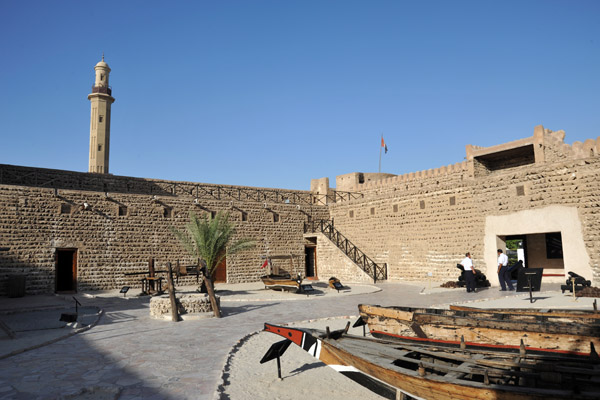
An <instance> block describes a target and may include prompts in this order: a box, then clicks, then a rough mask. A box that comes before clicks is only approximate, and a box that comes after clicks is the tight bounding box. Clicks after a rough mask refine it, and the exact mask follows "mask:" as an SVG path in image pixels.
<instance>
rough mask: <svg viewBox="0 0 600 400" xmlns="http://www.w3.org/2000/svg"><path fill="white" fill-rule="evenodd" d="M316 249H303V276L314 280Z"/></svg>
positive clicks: (307, 247)
mask: <svg viewBox="0 0 600 400" xmlns="http://www.w3.org/2000/svg"><path fill="white" fill-rule="evenodd" d="M316 250H317V248H316V247H314V246H306V247H304V261H305V276H306V277H307V278H314V277H316V276H317V271H316V262H317V251H316Z"/></svg>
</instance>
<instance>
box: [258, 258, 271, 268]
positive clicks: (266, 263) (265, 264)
mask: <svg viewBox="0 0 600 400" xmlns="http://www.w3.org/2000/svg"><path fill="white" fill-rule="evenodd" d="M267 265H269V259H268V258H267V259H265V262H264V263H263V265H262V267H260V269H263V268H264V267H266V266H267Z"/></svg>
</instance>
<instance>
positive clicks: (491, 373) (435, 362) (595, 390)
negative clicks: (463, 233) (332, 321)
mask: <svg viewBox="0 0 600 400" xmlns="http://www.w3.org/2000/svg"><path fill="white" fill-rule="evenodd" d="M265 331H268V332H272V333H275V334H278V335H280V336H282V337H284V338H286V339H288V340H290V341H292V342H294V343H296V344H297V345H298V346H300V347H302V348H303V349H304V350H306V351H307V352H309V353H310V354H311V355H313V356H314V357H316V358H318V359H319V360H321V361H322V362H323V363H325V364H327V365H329V366H331V367H333V368H335V369H336V370H338V371H339V370H346V371H347V370H349V368H353V369H356V370H357V371H360V372H361V373H363V374H365V375H368V376H369V377H371V378H372V379H374V380H377V381H381V382H384V383H385V384H387V385H389V386H392V387H394V388H396V389H397V390H399V391H400V392H402V393H405V394H407V395H409V396H411V397H414V398H422V399H429V400H442V399H444V400H447V399H465V400H467V399H482V400H483V399H495V400H498V399H511V400H521V399H522V400H525V399H545V400H550V399H593V398H598V396H600V383H598V382H596V383H592V384H587V386H585V387H583V386H580V387H578V388H576V389H564V388H563V387H562V386H561V385H560V384H557V382H556V381H554V382H552V383H550V381H548V382H549V383H548V384H547V385H544V384H543V383H541V382H540V381H536V383H534V384H533V385H526V384H525V382H520V381H519V383H518V384H515V383H513V384H510V383H498V382H510V379H518V378H515V376H516V377H519V376H524V377H527V379H533V378H532V377H534V376H535V379H536V380H537V379H542V380H548V379H550V380H551V379H555V380H556V379H557V377H556V375H544V374H545V372H540V371H545V370H546V369H547V368H548V366H549V365H556V364H557V363H559V364H561V365H563V364H564V365H566V368H570V370H573V371H575V370H574V369H573V367H572V366H569V365H577V366H578V365H579V364H578V363H577V360H582V365H583V364H586V363H587V369H585V370H583V368H581V371H580V373H581V375H580V376H578V379H580V378H583V379H589V375H590V374H591V375H592V376H595V374H597V373H598V372H597V370H594V368H595V367H594V364H593V363H592V364H591V366H590V362H589V357H581V356H579V358H576V357H577V356H564V358H563V359H561V358H560V356H556V355H554V354H552V355H549V356H540V358H538V359H537V361H533V363H532V362H530V361H528V362H525V361H523V360H524V359H523V360H521V359H520V360H521V361H519V362H518V363H517V362H513V361H511V360H512V358H511V357H512V356H508V357H507V356H504V355H497V354H496V353H493V352H490V353H489V354H488V353H477V354H461V353H460V352H453V351H446V350H440V349H439V348H437V347H435V346H419V347H416V346H406V345H401V344H397V343H394V342H391V341H389V340H388V341H381V340H376V339H368V338H363V337H357V336H351V335H347V334H345V331H334V332H327V333H325V332H322V331H316V330H310V329H297V328H287V327H280V326H275V325H270V324H265ZM539 360H542V362H544V363H547V365H548V366H537V365H535V363H536V362H540V361H539ZM561 360H564V362H561ZM567 360H568V361H567ZM515 368H516V370H517V371H518V372H515ZM528 369H530V370H531V371H534V372H528ZM578 371H579V370H578ZM590 371H591V372H590ZM465 376H466V378H465ZM470 376H471V377H470ZM569 377H570V379H573V377H572V376H571V375H569ZM575 381H577V380H576V379H575ZM569 386H571V387H572V386H573V384H572V382H569V383H568V384H565V387H569Z"/></svg>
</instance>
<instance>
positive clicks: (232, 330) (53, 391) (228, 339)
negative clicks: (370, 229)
mask: <svg viewBox="0 0 600 400" xmlns="http://www.w3.org/2000/svg"><path fill="white" fill-rule="evenodd" d="M371 289H372V290H370V291H371V293H365V291H361V290H358V287H357V290H356V292H357V293H359V294H354V295H353V294H352V293H350V292H349V293H345V294H340V295H335V294H329V295H327V296H321V297H319V296H316V297H315V296H314V297H312V298H311V297H306V298H305V296H302V301H279V300H276V299H273V300H266V301H258V300H251V301H245V302H243V301H239V300H240V299H239V296H238V298H236V297H235V293H233V295H232V297H231V300H237V301H228V300H227V296H223V297H222V299H221V305H222V309H223V316H224V317H223V318H221V319H216V318H207V319H200V320H190V321H182V322H177V323H174V322H170V321H162V320H155V319H152V318H150V315H149V308H148V303H149V299H148V297H141V298H128V299H123V298H121V297H118V295H115V296H108V297H102V296H99V297H95V298H84V299H81V300H80V301H81V302H82V304H83V306H96V307H101V308H102V309H103V310H104V315H103V316H102V317H101V318H100V321H99V322H98V324H97V325H96V326H95V327H93V328H92V329H90V330H87V331H85V332H82V333H79V334H77V335H74V336H71V337H68V338H66V339H64V340H60V341H57V342H55V343H52V344H48V345H47V346H43V347H40V348H37V349H34V350H31V351H26V352H23V353H21V354H18V355H14V356H11V357H8V358H4V359H2V360H0V399H76V398H77V399H83V398H85V399H88V398H89V399H121V400H124V399H167V400H168V399H215V398H219V396H220V395H219V393H218V391H217V388H218V386H219V384H220V383H221V379H222V378H221V376H222V369H223V367H224V365H225V362H226V360H227V357H228V354H229V352H230V351H231V349H232V348H233V347H234V346H235V345H236V343H238V341H239V340H240V339H241V338H243V337H245V336H247V335H248V334H250V333H253V332H256V331H259V330H261V329H262V327H263V323H264V322H266V321H268V322H271V323H276V324H284V323H289V322H293V321H302V320H309V319H318V318H325V317H333V316H350V315H357V305H358V304H359V303H372V304H380V305H405V306H435V305H444V304H450V303H459V302H464V301H480V300H484V299H486V300H494V299H498V301H499V304H503V305H505V306H514V304H515V303H514V302H515V301H518V302H519V304H522V306H524V307H527V303H528V302H524V298H525V295H524V294H522V293H514V292H498V289H497V288H489V289H485V290H482V291H480V292H477V293H475V294H467V293H465V291H464V290H458V289H442V290H439V289H438V290H431V289H428V286H427V284H424V285H416V284H399V283H394V284H392V283H383V284H378V285H377V288H374V287H372V286H371ZM554 289H556V288H554ZM374 290H379V291H374ZM223 292H224V291H222V293H223ZM232 292H235V291H234V290H233V291H232ZM267 294H268V295H269V296H271V293H267ZM286 295H288V294H285V293H284V294H282V295H281V296H286ZM510 299H513V300H512V301H513V303H510ZM527 299H528V297H527ZM288 300H289V296H288ZM1 301H3V300H1ZM573 305H575V303H574V304H573ZM0 308H1V307H0ZM6 340H8V339H5V338H2V339H1V340H0V346H1V345H2V343H3V341H6ZM258 361H259V360H256V362H257V363H258ZM252 367H253V366H252V365H248V368H252Z"/></svg>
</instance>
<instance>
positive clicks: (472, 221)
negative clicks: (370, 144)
mask: <svg viewBox="0 0 600 400" xmlns="http://www.w3.org/2000/svg"><path fill="white" fill-rule="evenodd" d="M557 147H558V148H557ZM560 148H562V150H561V149H560ZM565 149H566V150H567V151H568V152H569V153H568V154H567V155H566V156H564V157H549V158H550V159H554V160H558V161H554V162H548V161H546V162H544V163H537V164H531V165H525V166H521V167H517V168H510V169H508V170H499V171H491V172H490V173H488V174H487V176H485V177H481V178H474V177H470V176H468V174H467V173H466V168H465V169H464V170H462V171H461V170H459V168H452V169H450V170H444V173H443V174H441V173H437V172H436V173H431V172H423V173H418V174H411V176H410V177H408V176H402V177H395V178H392V179H386V180H384V181H381V182H379V183H378V184H371V185H365V186H364V188H363V190H362V193H364V195H365V196H364V198H363V199H357V200H352V201H350V202H344V203H338V204H332V205H331V206H330V209H331V216H332V218H334V220H335V225H336V228H337V229H338V230H340V231H341V232H343V233H344V235H345V236H346V237H348V238H349V239H350V240H351V241H352V242H353V243H355V244H356V245H357V246H358V247H359V248H360V249H361V250H363V251H364V252H365V253H366V254H368V255H369V256H370V257H371V258H373V259H374V260H375V261H376V262H387V263H388V279H389V280H391V281H398V280H423V279H425V278H426V276H427V274H428V273H429V272H431V273H432V274H433V279H434V280H436V281H446V280H454V279H456V277H457V275H458V269H456V263H458V262H460V260H461V259H462V258H463V257H464V253H465V252H467V251H470V252H471V253H472V254H473V261H474V264H475V266H476V268H481V269H483V272H484V273H486V274H487V275H490V274H492V275H495V273H491V272H489V271H487V270H485V267H486V263H485V261H484V255H483V254H482V253H483V252H484V248H485V246H484V240H483V238H484V236H485V226H486V218H488V217H489V216H500V217H503V216H506V217H508V216H514V215H516V214H517V213H518V212H519V211H524V210H528V211H531V210H543V209H547V208H548V207H550V206H557V205H558V206H564V207H569V208H574V209H576V211H577V213H576V215H577V217H576V219H578V221H577V222H578V223H581V230H582V232H581V234H582V236H583V241H584V245H585V250H584V251H586V252H587V256H589V265H586V266H584V269H585V271H586V273H585V274H586V278H588V279H592V280H593V282H595V283H597V282H599V279H600V251H599V250H600V242H599V238H600V219H599V216H600V215H599V213H600V158H599V157H598V156H597V155H596V154H597V153H593V152H591V151H589V149H588V151H584V152H582V153H581V152H580V153H579V154H580V155H584V154H594V155H593V156H592V157H587V158H579V159H578V158H573V157H574V156H576V153H575V152H574V151H573V150H572V148H571V147H570V146H568V145H567V147H565V145H563V143H561V142H560V141H556V142H555V143H549V144H548V145H547V150H548V152H550V153H553V154H554V153H556V154H563V153H561V151H562V152H564V151H565ZM558 218H560V216H559V217H558ZM570 222H571V221H564V223H567V224H568V223H570ZM531 233H533V232H531ZM486 251H487V252H488V253H489V252H490V251H492V252H494V250H493V249H488V250H486ZM492 263H493V262H492ZM565 273H566V271H565ZM590 275H591V276H590ZM491 278H492V277H490V279H491ZM562 280H563V279H559V281H562Z"/></svg>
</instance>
